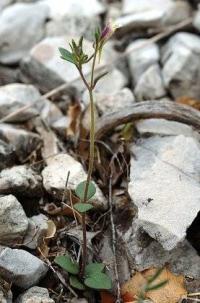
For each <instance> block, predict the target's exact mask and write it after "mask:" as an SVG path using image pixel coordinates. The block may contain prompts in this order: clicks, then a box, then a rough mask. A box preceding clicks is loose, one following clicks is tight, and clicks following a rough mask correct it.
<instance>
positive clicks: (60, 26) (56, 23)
mask: <svg viewBox="0 0 200 303" xmlns="http://www.w3.org/2000/svg"><path fill="white" fill-rule="evenodd" d="M97 26H100V19H99V18H98V17H96V16H95V17H86V16H81V15H78V16H71V15H70V11H69V12H68V14H67V15H65V16H63V17H62V18H59V19H55V20H50V21H49V22H47V24H46V35H47V36H48V37H56V36H64V35H69V36H79V37H81V36H83V37H84V38H85V39H88V40H90V41H92V40H93V38H94V32H95V29H96V28H97Z"/></svg>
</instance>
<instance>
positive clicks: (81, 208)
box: [74, 203, 93, 213]
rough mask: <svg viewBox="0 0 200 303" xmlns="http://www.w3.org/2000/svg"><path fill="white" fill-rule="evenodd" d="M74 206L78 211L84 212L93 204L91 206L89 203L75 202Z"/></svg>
mask: <svg viewBox="0 0 200 303" xmlns="http://www.w3.org/2000/svg"><path fill="white" fill-rule="evenodd" d="M74 208H75V209H76V210H77V211H78V212H79V213H86V212H87V211H88V210H90V209H92V208H93V206H92V204H89V203H76V204H74Z"/></svg>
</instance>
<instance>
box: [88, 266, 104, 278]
mask: <svg viewBox="0 0 200 303" xmlns="http://www.w3.org/2000/svg"><path fill="white" fill-rule="evenodd" d="M104 268H105V265H104V264H103V263H90V264H88V265H87V266H86V267H85V275H86V276H90V275H92V274H95V273H98V272H102V271H103V270H104Z"/></svg>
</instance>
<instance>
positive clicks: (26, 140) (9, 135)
mask: <svg viewBox="0 0 200 303" xmlns="http://www.w3.org/2000/svg"><path fill="white" fill-rule="evenodd" d="M0 139H1V140H4V141H6V142H8V143H9V144H10V145H11V146H12V147H13V149H14V151H15V154H16V156H17V158H18V160H19V161H20V162H24V160H25V159H26V158H27V157H28V156H29V155H30V154H31V153H32V152H33V151H35V150H36V149H38V148H39V147H41V145H42V140H41V138H40V136H39V135H38V134H35V133H33V132H29V131H26V130H24V129H21V128H19V127H18V126H16V125H15V126H13V125H12V124H8V123H0Z"/></svg>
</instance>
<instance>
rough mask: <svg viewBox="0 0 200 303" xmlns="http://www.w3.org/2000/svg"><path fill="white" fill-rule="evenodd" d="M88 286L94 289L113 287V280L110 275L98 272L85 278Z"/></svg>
mask: <svg viewBox="0 0 200 303" xmlns="http://www.w3.org/2000/svg"><path fill="white" fill-rule="evenodd" d="M84 283H85V285H86V286H88V287H90V288H93V289H111V287H112V281H111V279H110V277H109V276H107V275H106V274H104V273H102V272H99V271H98V272H96V273H93V274H91V275H90V276H89V277H88V278H86V279H85V280H84Z"/></svg>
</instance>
